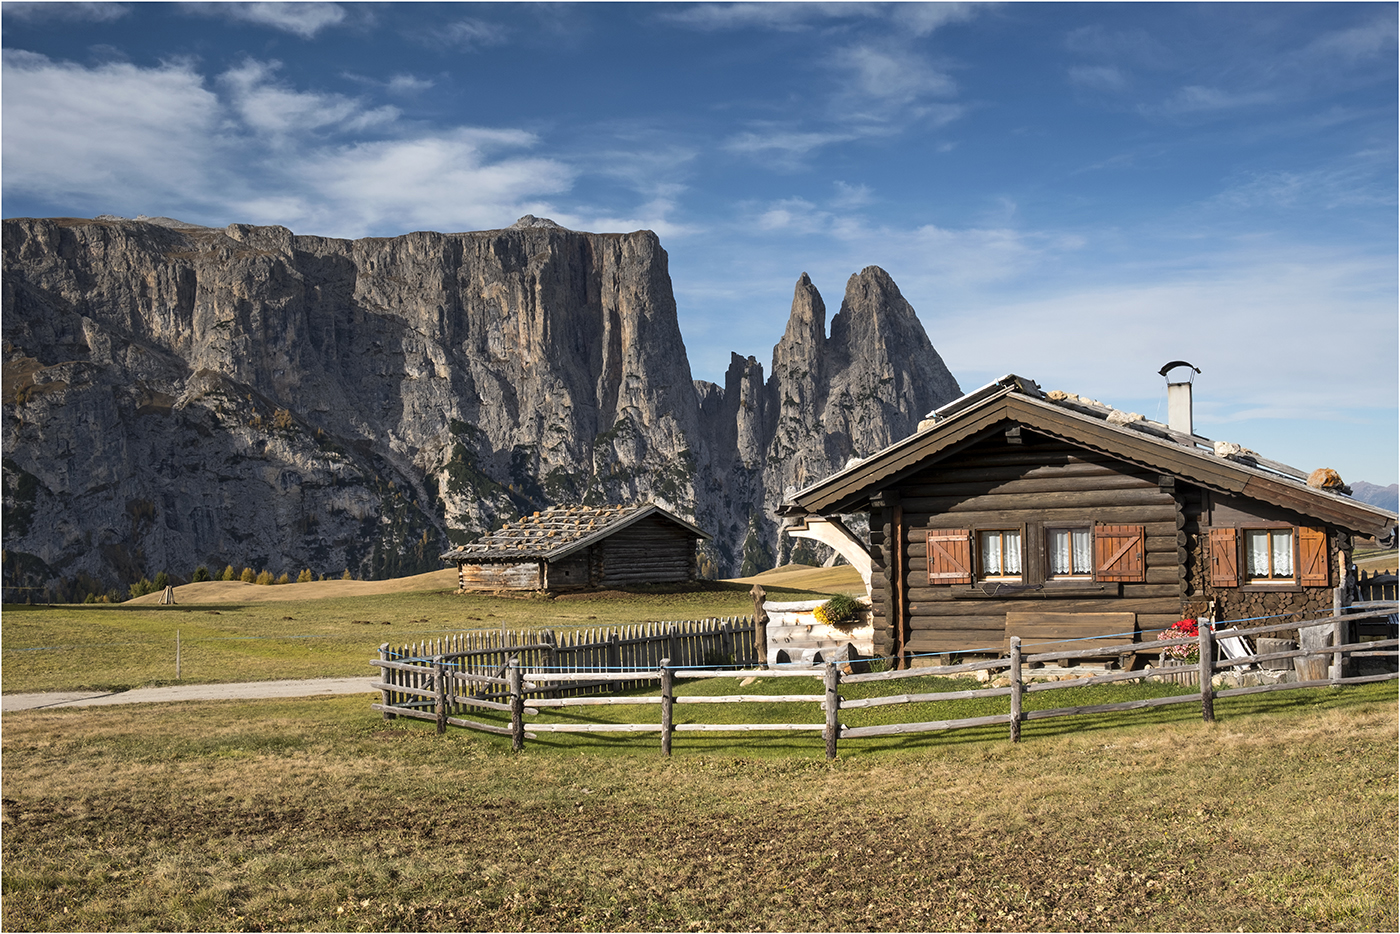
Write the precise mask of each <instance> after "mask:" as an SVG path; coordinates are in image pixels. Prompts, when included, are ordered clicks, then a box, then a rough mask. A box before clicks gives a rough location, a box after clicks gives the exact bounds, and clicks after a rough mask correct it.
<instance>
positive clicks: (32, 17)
mask: <svg viewBox="0 0 1400 934" xmlns="http://www.w3.org/2000/svg"><path fill="white" fill-rule="evenodd" d="M0 9H3V12H4V16H5V17H6V18H7V19H8V18H14V19H17V20H21V21H23V22H26V23H56V22H66V23H81V22H87V23H110V22H112V21H113V20H118V19H121V18H122V17H123V16H125V15H126V14H128V13H130V12H131V7H130V5H128V4H125V3H6V4H4V6H3V7H0Z"/></svg>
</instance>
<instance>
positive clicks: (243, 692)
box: [0, 677, 373, 712]
mask: <svg viewBox="0 0 1400 934" xmlns="http://www.w3.org/2000/svg"><path fill="white" fill-rule="evenodd" d="M372 683H373V682H372V681H371V680H370V679H369V678H368V677H358V678H308V679H307V680H305V681H247V682H243V683H241V684H176V685H171V686H169V687H161V688H137V689H135V690H133V691H119V692H117V693H113V694H101V693H96V692H92V691H87V692H80V691H50V692H47V693H44V694H5V695H0V711H4V712H9V711H12V710H39V709H42V708H46V707H105V706H107V705H109V704H165V703H170V702H171V701H187V700H244V699H256V698H263V697H312V696H315V695H317V694H369V693H371V688H370V684H372Z"/></svg>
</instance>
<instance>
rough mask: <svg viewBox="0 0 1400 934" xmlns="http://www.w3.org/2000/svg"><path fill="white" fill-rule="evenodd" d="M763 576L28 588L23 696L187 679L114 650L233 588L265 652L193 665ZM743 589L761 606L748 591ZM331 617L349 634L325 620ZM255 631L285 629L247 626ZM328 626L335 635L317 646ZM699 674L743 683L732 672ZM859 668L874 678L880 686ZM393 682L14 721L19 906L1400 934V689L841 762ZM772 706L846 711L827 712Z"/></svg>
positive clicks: (226, 623)
mask: <svg viewBox="0 0 1400 934" xmlns="http://www.w3.org/2000/svg"><path fill="white" fill-rule="evenodd" d="M274 589H275V588H274ZM746 589H747V588H746V587H743V586H738V585H736V587H735V589H734V590H733V591H732V592H729V591H723V590H721V591H716V592H712V593H702V594H639V595H629V596H612V597H606V596H604V597H598V598H593V599H587V600H575V601H564V600H560V601H522V600H495V599H493V598H475V597H471V598H462V597H450V596H449V595H445V594H434V593H431V592H425V593H424V594H423V595H422V596H417V595H415V594H411V593H401V594H394V595H384V596H382V597H380V596H363V597H353V598H352V597H345V598H327V599H326V600H317V601H312V600H306V601H296V602H277V601H262V602H259V603H256V604H255V603H254V602H252V601H248V602H245V603H226V604H221V605H214V604H210V605H209V607H203V606H199V607H175V608H163V609H162V608H149V607H148V608H142V609H139V610H138V609H136V608H106V609H100V610H88V609H81V610H79V609H71V608H61V609H55V610H53V611H49V612H45V611H40V610H30V611H20V612H12V611H11V609H10V608H6V611H5V620H4V624H5V626H4V631H5V644H4V648H5V665H4V678H5V691H6V692H10V691H13V690H34V689H35V688H36V686H40V685H42V686H43V687H44V688H50V689H58V688H60V687H79V686H92V685H93V684H98V683H110V684H121V685H127V686H136V685H137V684H145V683H152V681H153V680H155V681H160V680H164V682H165V683H169V681H170V680H172V679H171V678H170V677H168V676H167V675H166V674H165V673H164V672H162V671H160V670H158V668H159V666H158V665H151V666H150V667H144V666H147V662H146V661H143V659H146V657H147V656H148V655H149V654H150V653H149V652H148V651H147V652H142V651H135V650H134V649H133V650H131V651H128V649H131V647H130V646H120V645H114V644H113V643H117V642H121V641H122V640H123V639H125V640H127V641H130V642H134V643H139V644H141V645H144V646H148V645H150V644H155V643H159V642H160V641H161V640H164V639H165V637H166V636H167V635H173V627H172V625H171V621H172V620H174V619H176V618H177V617H178V618H179V619H180V620H181V626H182V639H183V638H184V636H183V632H184V631H185V630H184V629H183V627H184V626H185V625H186V624H185V623H184V622H183V620H192V621H193V620H195V619H196V618H197V617H199V616H201V615H208V610H209V608H214V609H217V610H218V614H219V615H217V616H212V615H210V616H209V619H208V620H199V623H200V624H201V625H203V626H205V627H208V628H207V629H205V630H203V632H202V635H201V636H200V637H196V638H195V640H194V643H193V644H195V645H198V644H199V638H205V639H207V640H208V641H209V642H211V643H212V642H214V641H215V638H216V637H218V638H225V637H227V639H228V641H229V642H230V643H234V644H236V645H244V644H247V645H254V644H256V645H260V646H264V647H265V648H259V649H256V650H253V649H249V648H246V647H244V648H229V649H226V650H220V651H221V652H222V653H223V654H217V653H213V652H211V654H209V655H208V656H206V660H207V661H208V662H209V664H210V667H211V670H212V668H213V662H214V661H218V663H219V665H220V666H222V667H220V668H219V669H218V673H217V674H211V675H209V676H205V675H195V674H191V677H190V680H243V679H245V678H249V677H252V678H257V677H269V678H271V677H277V678H281V677H296V676H298V673H299V672H305V673H307V674H315V675H332V674H348V675H353V674H360V673H364V674H369V673H370V670H369V668H368V666H367V664H366V663H367V661H368V659H369V658H370V657H371V656H372V655H373V652H374V648H375V647H376V646H377V645H378V644H379V642H381V641H410V640H411V639H413V638H424V637H426V636H410V635H407V634H406V633H407V632H409V631H410V630H411V629H412V628H413V627H419V628H420V629H422V630H425V631H432V630H436V629H438V628H441V629H453V628H459V627H460V628H486V627H487V626H491V627H494V626H496V625H500V626H503V627H504V628H518V627H521V626H522V625H523V622H524V621H526V620H529V619H535V620H556V621H555V622H547V623H543V622H542V623H541V624H542V625H563V624H564V622H563V621H564V618H565V617H569V618H570V619H571V621H573V622H574V624H576V625H613V624H617V623H619V622H632V621H640V620H642V619H683V618H691V617H694V616H705V615H738V614H739V613H742V612H744V605H743V602H742V601H743V600H747V595H746V594H745V593H744V592H743V591H744V590H746ZM725 600H730V601H732V602H733V609H732V610H730V609H715V607H719V606H721V605H722V604H723V601H725ZM341 601H344V602H341ZM313 604H315V605H313ZM702 605H703V606H704V607H709V608H711V609H708V610H703V609H701V606H702ZM226 610H227V611H228V612H225V611H226ZM186 611H188V612H186ZM111 614H116V615H111ZM487 614H496V615H495V616H488V615H487ZM473 616H475V617H478V618H477V619H471V618H470V617H473ZM574 618H577V619H574ZM385 619H387V620H388V621H389V623H390V625H389V626H384V625H383V621H384V620H385ZM354 620H361V621H367V622H358V623H356V622H353V621H354ZM416 621H423V622H416ZM190 626H191V630H190V631H195V629H194V623H193V622H191V623H190ZM349 626H354V627H356V628H354V629H348V628H344V627H349ZM162 627H165V628H162ZM338 627H339V628H338ZM361 630H364V633H363V634H361ZM16 634H18V635H19V636H20V637H22V641H21V642H20V644H19V645H18V646H16V644H15V641H14V640H15V639H16V637H17V636H16ZM304 634H310V635H313V636H315V637H316V638H306V639H293V638H291V636H293V635H297V636H300V635H304ZM245 636H258V637H260V638H258V639H251V638H248V639H243V640H242V642H239V639H240V637H245ZM84 639H85V640H87V643H88V644H90V645H96V644H99V643H105V647H104V649H103V651H102V652H98V651H97V650H95V649H93V650H92V653H93V654H91V655H83V656H82V658H83V659H84V668H83V670H82V671H72V670H69V667H70V666H71V664H72V662H71V660H72V659H73V658H74V657H76V656H75V655H74V654H73V652H71V651H70V652H68V653H57V654H56V653H52V652H48V651H44V652H28V653H25V652H20V651H16V652H14V653H12V652H11V649H12V648H20V649H26V648H33V647H41V646H43V645H46V644H49V643H52V642H65V643H66V644H70V645H74V646H80V645H82V640H84ZM302 644H310V645H320V646H322V647H321V648H316V649H312V650H309V651H308V652H307V657H301V656H298V655H296V654H295V649H296V647H297V646H299V645H302ZM83 651H88V650H87V649H84V650H83ZM65 657H67V658H69V659H70V666H65V665H64V664H62V663H61V660H62V659H63V658H65ZM193 657H194V658H196V659H197V658H199V657H200V656H198V655H196V656H193ZM187 658H188V657H187ZM55 659H57V660H59V661H57V662H56V661H55ZM17 660H18V662H17ZM104 660H105V666H104V664H103V663H104ZM187 664H188V662H187ZM36 666H37V667H38V668H39V669H40V670H39V671H38V672H36V671H35V670H33V669H34V668H35V667H36ZM337 666H340V667H337ZM104 667H105V672H106V673H105V674H103V673H101V672H102V671H103V670H104ZM12 669H17V670H12ZM197 670H198V669H196V671H197ZM186 671H187V672H190V669H189V668H188V667H187V668H186ZM239 672H244V673H242V674H240V673H239ZM247 672H260V673H262V674H254V675H249V674H247ZM102 678H106V679H110V680H109V681H107V682H103V681H101V679H102ZM94 679H97V680H94ZM143 679H145V680H143ZM930 680H932V679H930ZM12 684H15V685H22V687H18V688H16V687H12V686H11V685H12ZM682 684H684V685H685V687H684V690H686V691H697V692H698V691H706V692H715V693H734V692H736V690H737V688H736V685H735V684H734V683H733V682H725V681H705V682H682ZM858 687H862V686H858V685H851V686H849V687H848V688H847V689H843V692H849V693H850V694H851V696H854V689H856V688H858ZM928 687H929V686H927V685H926V686H921V687H918V688H917V689H918V690H925V689H928ZM908 689H909V690H911V691H912V690H915V689H916V688H915V687H914V686H913V685H910V686H909V688H908ZM901 690H902V689H901ZM1090 690H1094V691H1097V692H1100V693H1098V694H1094V695H1092V696H1091V695H1089V694H1087V693H1082V694H1075V695H1074V697H1073V698H1072V699H1070V698H1067V699H1065V700H1064V703H1093V702H1099V701H1100V700H1115V699H1127V698H1128V697H1130V696H1137V695H1136V694H1132V693H1131V692H1153V691H1157V692H1161V691H1171V690H1176V689H1174V688H1172V687H1170V686H1161V685H1158V686H1128V685H1108V686H1102V687H1099V688H1096V689H1067V691H1066V692H1064V693H1066V694H1069V693H1070V692H1076V691H1083V692H1087V691H1090ZM743 691H744V692H745V693H762V692H772V693H808V692H810V693H818V692H819V691H820V682H819V681H815V680H811V679H791V683H789V681H788V679H782V680H773V681H759V682H757V683H755V684H753V685H751V686H748V687H745V688H744V689H743ZM1060 693H1061V692H1058V691H1056V692H1046V693H1044V694H1036V695H1027V702H1028V703H1027V706H1028V709H1029V707H1030V706H1031V704H1030V701H1031V700H1032V699H1034V700H1035V703H1036V704H1041V703H1048V701H1043V700H1042V699H1046V698H1048V696H1049V695H1058V694H1060ZM373 699H374V695H370V694H366V695H363V696H348V697H320V698H308V699H301V700H260V701H218V702H214V701H207V702H188V703H180V704H170V705H131V706H125V707H122V706H117V707H100V708H86V709H84V708H52V709H47V710H35V711H25V712H15V713H7V714H5V715H4V721H3V727H4V728H3V732H2V733H0V743H2V744H3V748H2V749H0V756H3V759H2V760H0V761H3V767H4V772H3V802H2V804H3V809H2V811H0V857H3V873H0V878H3V902H2V903H0V904H2V906H3V910H2V911H0V927H2V928H3V929H4V930H7V931H10V930H16V931H17V930H74V931H77V930H329V931H339V930H464V929H465V930H503V931H510V930H580V931H582V930H664V931H673V930H674V931H696V930H706V931H712V930H833V931H834V930H871V931H875V930H887V931H912V930H979V931H980V930H1168V931H1180V930H1201V931H1208V930H1388V931H1389V930H1395V929H1396V928H1397V925H1398V924H1400V918H1397V910H1396V905H1397V895H1398V894H1400V893H1397V882H1396V880H1397V870H1398V869H1400V866H1398V865H1397V856H1396V853H1397V759H1396V747H1397V739H1398V738H1400V737H1398V736H1397V703H1396V700H1397V698H1396V684H1395V683H1394V682H1389V683H1384V684H1377V685H1366V686H1359V687H1348V688H1342V689H1330V688H1328V689H1314V690H1302V691H1294V692H1284V693H1278V694H1266V695H1254V696H1249V697H1243V698H1227V699H1222V700H1219V701H1217V704H1216V715H1217V721H1216V722H1215V723H1213V724H1205V723H1202V722H1201V720H1200V713H1199V709H1198V708H1196V707H1194V706H1193V705H1190V704H1183V705H1180V706H1175V707H1161V708H1155V709H1151V710H1143V711H1133V712H1129V713H1122V714H1116V715H1100V716H1094V717H1074V718H1065V719H1055V720H1044V721H1034V722H1029V723H1026V724H1024V726H1023V740H1022V742H1021V743H1020V744H1017V745H1013V744H1011V743H1009V742H1008V741H1007V739H1006V731H1005V729H1004V728H978V729H970V730H963V731H957V732H950V733H940V734H930V735H916V736H902V737H891V738H886V739H881V740H868V741H857V740H851V741H846V742H843V743H842V744H841V747H840V756H839V758H838V759H836V760H835V761H834V762H830V763H828V762H827V761H826V760H825V758H824V747H823V744H822V740H821V738H820V734H817V733H814V734H810V735H808V734H799V735H764V734H696V733H678V734H676V739H675V744H674V755H673V756H672V757H671V758H669V759H666V758H663V757H662V756H661V754H660V750H659V738H658V737H657V736H656V735H655V734H606V735H601V736H580V735H574V734H559V735H548V734H541V738H540V739H539V740H536V741H527V745H526V749H525V751H524V752H523V753H519V754H515V753H512V752H511V751H510V744H509V740H508V739H505V738H503V737H496V736H490V735H486V734H479V733H468V732H466V731H461V730H457V729H452V730H450V731H449V733H448V734H447V735H446V736H442V737H439V736H436V735H434V732H433V727H432V724H431V723H424V722H420V721H410V720H402V719H399V720H393V721H386V720H383V719H382V718H381V717H380V716H379V715H378V714H376V713H374V712H373V711H371V710H370V709H369V704H370V702H371V701H372V700H373ZM998 701H1004V699H998V700H994V701H982V702H981V703H987V704H996V703H998ZM960 703H961V702H960ZM1057 703H1058V702H1057ZM793 706H794V707H795V708H800V707H802V706H803V705H793ZM925 706H926V708H927V709H924V710H922V711H914V712H909V711H900V713H901V714H909V715H908V716H906V717H905V718H906V719H941V718H944V717H949V716H965V715H968V711H969V709H970V708H958V709H957V710H954V709H953V708H951V707H946V706H943V705H940V707H939V708H937V710H935V709H934V708H933V706H932V705H925ZM999 709H1000V708H999ZM878 710H880V711H882V712H884V713H882V715H890V714H889V712H890V711H892V710H897V708H878ZM639 711H652V712H654V711H655V708H642V707H617V708H613V707H608V708H588V709H586V715H588V716H605V717H607V718H610V719H616V720H627V719H638V720H640V719H645V717H646V716H649V715H650V714H639V713H638V712H639ZM851 713H852V714H853V715H854V714H856V713H866V714H873V711H864V712H862V711H851ZM677 714H678V719H679V718H680V716H681V715H682V714H683V715H684V717H685V718H687V719H694V718H699V717H705V718H710V717H715V718H719V717H723V718H734V719H746V720H752V719H755V707H750V706H747V705H745V706H744V707H738V706H735V705H683V706H681V707H678V708H677ZM764 716H771V718H772V719H775V720H783V719H804V720H807V719H810V720H819V719H820V714H819V713H817V712H815V708H808V709H806V710H805V711H800V712H798V711H796V710H774V711H770V712H768V713H767V714H764ZM842 719H843V722H844V721H847V720H848V719H851V720H852V721H853V718H847V717H846V716H844V715H843V717H842ZM725 722H733V721H732V720H726V721H725Z"/></svg>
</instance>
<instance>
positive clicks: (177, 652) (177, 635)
mask: <svg viewBox="0 0 1400 934" xmlns="http://www.w3.org/2000/svg"><path fill="white" fill-rule="evenodd" d="M175 680H176V681H180V680H182V679H181V678H180V630H178V629H177V630H175Z"/></svg>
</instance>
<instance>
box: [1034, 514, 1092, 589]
mask: <svg viewBox="0 0 1400 934" xmlns="http://www.w3.org/2000/svg"><path fill="white" fill-rule="evenodd" d="M1043 531H1044V536H1043V537H1044V539H1045V551H1044V553H1043V561H1042V563H1043V564H1044V568H1042V571H1043V579H1044V581H1045V582H1046V583H1047V584H1048V583H1052V582H1057V581H1093V580H1095V579H1096V578H1095V574H1094V571H1095V567H1094V565H1095V562H1094V524H1093V523H1092V522H1083V523H1074V524H1066V525H1047V526H1045V527H1044V529H1043ZM1056 532H1066V533H1068V536H1069V537H1068V538H1067V544H1068V545H1069V554H1068V555H1067V556H1066V557H1067V558H1068V560H1069V565H1070V570H1069V572H1068V573H1056V572H1055V546H1054V539H1053V536H1054V534H1055V533H1056ZM1075 532H1084V533H1087V534H1088V536H1089V561H1088V566H1087V567H1086V568H1085V569H1084V570H1082V571H1081V570H1077V569H1075V567H1074V533H1075Z"/></svg>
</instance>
